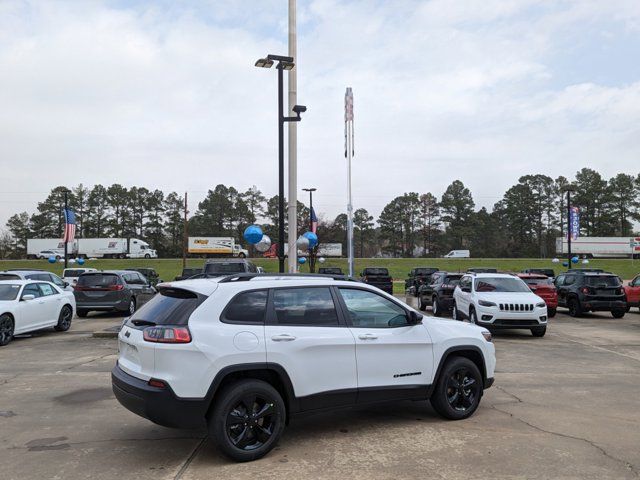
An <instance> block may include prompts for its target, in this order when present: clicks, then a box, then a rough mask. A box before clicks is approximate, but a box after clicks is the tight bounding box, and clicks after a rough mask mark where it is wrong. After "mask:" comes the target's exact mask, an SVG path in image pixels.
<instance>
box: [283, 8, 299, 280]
mask: <svg viewBox="0 0 640 480" xmlns="http://www.w3.org/2000/svg"><path fill="white" fill-rule="evenodd" d="M296 27H297V25H296V0H289V56H290V57H291V58H295V59H296V61H297V60H298V56H297V47H298V40H297V31H296ZM297 71H298V69H297V68H294V69H291V70H289V115H291V112H292V111H293V107H294V106H295V105H296V102H297V101H298V74H297V73H296V72H297ZM288 154H289V209H288V214H289V237H288V242H287V243H288V244H289V261H288V265H289V273H295V272H296V271H297V267H298V266H297V260H298V258H297V257H298V255H297V252H298V247H297V246H296V240H297V237H298V125H297V123H296V122H289V151H288ZM293 252H295V254H294V253H293ZM281 271H282V270H281Z"/></svg>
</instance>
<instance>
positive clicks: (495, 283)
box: [475, 278, 531, 292]
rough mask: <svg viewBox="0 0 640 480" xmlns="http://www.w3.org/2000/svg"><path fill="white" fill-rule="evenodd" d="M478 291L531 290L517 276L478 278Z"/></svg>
mask: <svg viewBox="0 0 640 480" xmlns="http://www.w3.org/2000/svg"><path fill="white" fill-rule="evenodd" d="M475 285H476V292H530V291H531V290H529V287H527V285H526V284H525V283H524V282H523V281H522V280H520V279H517V278H476V283H475Z"/></svg>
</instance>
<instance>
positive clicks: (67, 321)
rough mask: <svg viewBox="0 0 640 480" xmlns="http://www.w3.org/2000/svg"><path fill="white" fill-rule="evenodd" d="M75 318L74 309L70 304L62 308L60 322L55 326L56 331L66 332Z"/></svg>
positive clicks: (59, 316)
mask: <svg viewBox="0 0 640 480" xmlns="http://www.w3.org/2000/svg"><path fill="white" fill-rule="evenodd" d="M72 319H73V310H72V309H71V307H70V306H69V305H65V306H64V307H62V309H61V310H60V315H58V324H57V325H56V326H55V327H53V328H54V329H55V330H56V332H66V331H67V330H69V328H70V327H71V320H72Z"/></svg>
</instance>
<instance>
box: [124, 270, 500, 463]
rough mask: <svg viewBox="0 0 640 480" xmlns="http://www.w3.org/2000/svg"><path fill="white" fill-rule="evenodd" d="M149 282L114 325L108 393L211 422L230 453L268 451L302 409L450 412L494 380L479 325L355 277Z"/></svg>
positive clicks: (465, 410) (463, 410)
mask: <svg viewBox="0 0 640 480" xmlns="http://www.w3.org/2000/svg"><path fill="white" fill-rule="evenodd" d="M158 290H159V294H158V295H156V297H155V298H154V299H153V300H151V301H150V302H148V303H147V304H146V305H145V306H143V307H142V308H141V309H140V310H138V311H137V312H136V313H135V314H134V315H133V316H132V317H130V318H129V319H127V320H126V321H125V323H124V324H123V327H122V330H121V331H120V334H119V349H120V355H119V360H118V363H117V365H116V366H115V368H114V369H113V371H112V383H113V391H114V393H115V395H116V397H117V398H118V400H119V401H120V403H121V404H122V405H124V406H125V407H126V408H128V409H129V410H131V411H132V412H134V413H136V414H138V415H141V416H143V417H145V418H148V419H149V420H151V421H153V422H156V423H158V424H160V425H165V426H169V427H179V428H198V427H203V426H208V429H209V434H210V436H211V437H213V438H214V440H215V441H216V442H217V444H218V446H219V448H220V449H221V451H222V452H224V453H225V454H226V455H227V456H229V457H230V458H232V459H234V460H237V461H248V460H254V459H257V458H260V457H262V456H263V455H265V454H266V453H268V452H269V451H270V450H271V449H272V448H273V447H274V446H275V445H276V443H277V441H278V438H279V437H280V435H281V433H282V431H283V429H284V426H285V424H286V423H287V422H288V421H289V419H290V418H292V417H294V416H296V415H297V414H300V413H303V412H310V411H320V410H323V409H328V408H334V407H347V406H354V405H363V404H369V403H375V402H381V401H389V400H391V401H394V400H402V399H411V400H427V399H430V400H431V403H432V405H433V407H434V408H435V410H436V411H437V412H438V413H439V414H440V415H442V416H444V417H446V418H449V419H454V420H457V419H463V418H467V417H469V416H470V415H471V414H473V412H474V411H475V410H476V409H477V408H478V405H479V402H480V398H481V397H482V394H483V390H484V389H486V388H488V387H490V386H491V384H492V383H493V374H494V368H495V349H494V346H493V343H491V334H490V333H489V332H488V331H487V330H486V329H483V328H478V327H477V326H473V325H469V324H466V323H465V324H462V323H457V322H452V321H450V320H443V319H436V318H428V319H427V318H425V319H423V317H422V315H421V314H420V313H418V312H416V311H415V310H413V309H411V308H410V307H408V306H407V305H405V304H403V303H401V302H399V301H398V300H397V299H395V298H394V297H392V296H390V295H387V294H385V293H383V292H381V291H380V290H378V289H376V288H375V287H371V286H368V285H365V284H361V283H356V282H353V281H347V280H337V279H332V278H330V277H326V276H302V275H279V276H273V275H265V274H251V273H248V274H246V273H245V274H236V275H234V276H226V277H218V278H212V279H196V280H185V281H180V282H171V283H164V284H159V285H158ZM423 320H424V322H423Z"/></svg>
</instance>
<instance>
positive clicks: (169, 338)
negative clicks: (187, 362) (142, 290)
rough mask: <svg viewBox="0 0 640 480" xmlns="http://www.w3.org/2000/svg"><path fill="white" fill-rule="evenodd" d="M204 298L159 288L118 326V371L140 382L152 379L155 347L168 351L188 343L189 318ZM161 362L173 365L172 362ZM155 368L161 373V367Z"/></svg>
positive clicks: (184, 291) (170, 288)
mask: <svg viewBox="0 0 640 480" xmlns="http://www.w3.org/2000/svg"><path fill="white" fill-rule="evenodd" d="M206 298H207V296H206V295H203V294H200V293H196V292H193V291H190V290H186V289H182V288H176V287H171V286H168V287H160V288H159V292H158V294H157V295H156V296H155V297H153V298H152V299H151V300H150V301H148V302H147V303H145V304H144V305H143V306H142V308H140V310H138V311H137V312H136V313H134V314H133V315H132V316H131V317H129V318H127V319H126V321H125V322H124V324H123V325H122V329H121V330H120V334H119V335H118V349H119V351H120V357H119V359H118V365H120V368H122V370H124V371H125V372H126V373H128V374H129V375H132V376H134V377H137V378H141V379H143V380H149V379H150V378H153V377H154V375H155V372H156V358H155V351H156V347H158V346H160V347H161V348H166V349H169V348H171V347H180V346H184V344H188V343H191V334H190V332H189V330H188V324H189V317H190V316H191V314H192V313H193V312H194V311H195V309H196V308H198V307H199V306H200V304H202V302H204V300H206ZM163 361H169V362H174V361H176V359H175V358H167V359H165V360H163ZM159 367H160V371H162V370H163V369H162V366H161V365H160V366H159ZM174 368H175V365H174Z"/></svg>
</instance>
